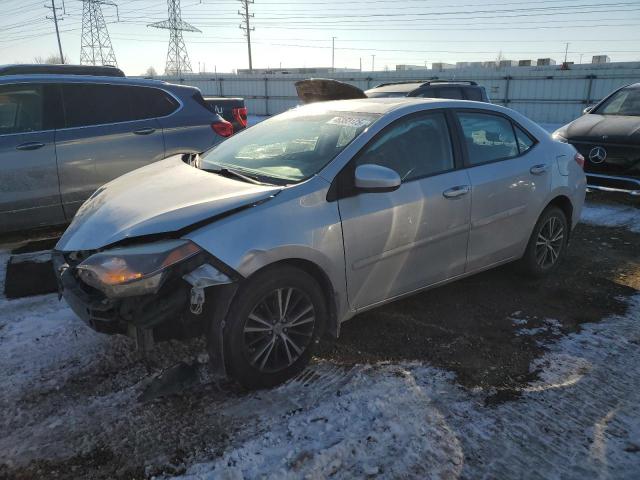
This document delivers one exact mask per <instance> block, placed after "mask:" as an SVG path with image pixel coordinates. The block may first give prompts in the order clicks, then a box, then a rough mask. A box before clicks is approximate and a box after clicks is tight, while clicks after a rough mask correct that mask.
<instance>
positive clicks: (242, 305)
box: [54, 98, 586, 388]
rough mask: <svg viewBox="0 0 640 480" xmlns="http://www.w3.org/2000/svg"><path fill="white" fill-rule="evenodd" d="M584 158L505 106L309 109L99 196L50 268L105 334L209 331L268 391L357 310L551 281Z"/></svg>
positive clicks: (398, 104)
mask: <svg viewBox="0 0 640 480" xmlns="http://www.w3.org/2000/svg"><path fill="white" fill-rule="evenodd" d="M583 162H584V159H583V158H582V157H581V156H580V155H579V154H578V153H577V152H576V150H575V149H574V148H573V147H572V146H571V145H567V144H563V143H560V142H556V141H554V140H552V139H551V137H550V136H549V134H548V133H547V132H545V131H544V130H543V129H542V128H540V127H539V126H538V125H536V124H535V123H533V122H531V121H530V120H528V119H527V118H525V117H523V116H522V115H520V114H518V113H516V112H514V111H512V110H509V109H505V108H502V107H499V106H496V105H489V104H486V103H476V102H466V101H452V100H434V99H410V98H398V99H396V98H393V99H362V100H347V101H337V102H326V103H320V104H312V105H307V106H304V107H300V108H296V109H294V110H291V111H289V112H286V113H283V114H281V115H278V116H276V117H273V118H271V119H269V120H266V121H264V122H262V123H260V124H258V125H256V126H254V127H252V128H250V129H247V130H246V131H244V132H242V133H240V134H238V135H236V136H234V137H232V138H230V139H228V140H226V141H225V142H223V143H221V144H220V145H218V146H216V147H214V148H213V149H211V150H209V151H208V152H206V153H205V154H203V155H202V156H197V155H194V156H176V157H173V158H169V159H167V160H164V161H161V162H158V163H156V164H153V165H150V166H147V167H143V168H141V169H139V170H136V171H134V172H131V173H129V174H127V175H125V176H123V177H121V178H119V179H116V180H115V181H113V182H111V183H109V184H107V185H105V186H104V187H102V188H100V189H99V190H98V191H97V192H96V193H94V195H93V196H92V197H91V198H90V199H89V200H88V201H87V202H86V203H85V204H84V205H83V206H82V207H81V209H80V210H79V212H78V214H77V216H76V217H75V219H74V221H73V223H72V224H71V226H70V227H69V229H68V230H67V232H66V233H65V234H64V236H63V237H62V239H61V240H60V242H59V243H58V245H57V247H56V252H55V256H54V258H55V265H56V269H57V271H58V273H59V277H60V287H61V290H62V293H63V295H64V297H65V298H66V300H67V301H68V303H69V304H70V305H71V306H72V308H73V309H74V311H75V312H76V313H77V314H78V316H80V317H81V318H82V319H83V320H84V321H85V322H86V323H87V324H88V325H90V326H91V327H92V328H94V329H96V330H98V331H101V332H105V333H123V334H129V335H132V336H133V337H135V338H136V340H137V342H138V345H139V346H140V347H143V348H148V347H149V346H150V345H151V344H152V343H153V341H157V340H163V339H166V338H186V337H190V336H194V335H206V336H207V338H208V345H209V347H208V350H209V356H210V358H211V362H212V365H213V367H214V369H215V371H216V372H217V373H219V374H226V375H229V376H231V377H232V378H234V379H236V380H237V381H239V382H240V383H241V384H243V385H245V386H247V387H249V388H263V387H269V386H272V385H276V384H278V383H280V382H282V381H284V380H286V379H287V378H290V377H291V376H292V375H295V374H296V373H297V372H299V371H300V370H301V369H303V368H304V366H305V365H306V364H307V362H308V361H309V359H310V357H311V354H312V352H313V348H314V346H315V345H316V344H317V342H318V341H319V339H320V338H321V336H322V334H323V332H325V331H328V332H329V333H330V334H332V335H334V336H338V335H339V333H340V325H341V324H342V322H344V321H345V320H348V319H349V318H351V317H353V316H354V315H355V314H356V313H359V312H362V311H365V310H368V309H371V308H374V307H376V306H379V305H382V304H384V303H387V302H391V301H393V300H396V299H398V298H401V297H403V296H406V295H410V294H413V293H415V292H418V291H421V290H424V289H426V288H432V287H434V286H437V285H442V284H443V283H446V282H451V281H453V280H456V279H459V278H463V277H466V276H468V275H473V274H474V273H477V272H480V271H483V270H486V269H489V268H492V267H495V266H497V265H501V264H504V263H507V262H513V261H518V262H519V264H520V266H521V268H522V269H523V270H524V271H525V272H527V273H529V274H531V275H535V276H540V275H545V274H548V273H550V272H552V271H553V270H554V269H555V268H556V267H557V265H558V262H559V261H560V260H561V258H562V256H563V254H564V252H565V250H566V248H567V242H568V241H569V238H570V235H571V231H572V229H573V228H574V227H575V225H576V223H577V222H578V219H579V218H580V211H581V208H582V205H583V202H584V196H585V184H586V182H585V175H584V173H583V170H582V166H583Z"/></svg>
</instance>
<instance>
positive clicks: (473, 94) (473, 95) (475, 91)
mask: <svg viewBox="0 0 640 480" xmlns="http://www.w3.org/2000/svg"><path fill="white" fill-rule="evenodd" d="M464 93H465V94H466V96H467V100H473V101H474V102H481V101H482V92H481V91H480V89H479V88H477V87H476V88H465V89H464Z"/></svg>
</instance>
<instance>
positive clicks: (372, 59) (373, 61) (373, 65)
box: [371, 55, 376, 72]
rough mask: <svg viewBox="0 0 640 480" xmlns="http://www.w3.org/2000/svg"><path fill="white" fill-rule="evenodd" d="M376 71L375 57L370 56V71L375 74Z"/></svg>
mask: <svg viewBox="0 0 640 480" xmlns="http://www.w3.org/2000/svg"><path fill="white" fill-rule="evenodd" d="M375 70H376V56H375V55H371V71H372V72H375Z"/></svg>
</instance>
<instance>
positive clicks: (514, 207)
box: [457, 110, 554, 271]
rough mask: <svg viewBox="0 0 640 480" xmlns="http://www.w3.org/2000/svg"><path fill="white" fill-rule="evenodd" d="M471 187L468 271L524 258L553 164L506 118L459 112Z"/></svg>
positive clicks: (543, 199)
mask: <svg viewBox="0 0 640 480" xmlns="http://www.w3.org/2000/svg"><path fill="white" fill-rule="evenodd" d="M457 117H458V119H459V122H460V123H459V124H460V128H461V133H462V138H463V143H464V145H465V148H466V164H467V166H468V172H469V177H470V179H471V185H472V188H473V194H472V208H471V233H470V237H469V253H468V259H467V271H473V270H477V269H480V268H485V267H487V266H490V265H492V264H495V263H498V262H501V261H505V260H509V259H513V258H516V257H517V256H519V255H521V254H522V251H523V248H524V245H525V244H526V242H527V240H528V238H529V235H530V233H531V230H532V228H533V225H534V224H535V221H536V217H537V215H538V214H539V212H540V211H541V209H542V207H543V205H542V204H543V202H544V201H545V199H546V197H547V194H548V192H549V189H550V186H551V184H550V181H551V176H550V172H549V169H550V168H551V166H552V160H554V159H548V158H541V157H540V155H539V149H536V148H535V144H536V142H535V139H534V138H533V137H532V136H531V135H530V134H528V133H527V132H525V131H524V130H523V129H522V128H521V127H520V126H518V125H516V124H514V123H513V122H512V121H511V120H510V119H509V118H508V117H506V116H504V115H501V114H499V113H495V112H489V111H486V110H477V111H476V110H459V111H458V112H457Z"/></svg>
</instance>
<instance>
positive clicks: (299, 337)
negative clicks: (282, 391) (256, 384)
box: [243, 287, 316, 372]
mask: <svg viewBox="0 0 640 480" xmlns="http://www.w3.org/2000/svg"><path fill="white" fill-rule="evenodd" d="M315 322H316V312H315V308H314V307H313V303H312V302H311V299H310V298H309V297H308V296H307V295H306V294H305V293H304V292H302V291H301V290H298V289H297V288H293V287H287V288H279V289H277V290H274V291H272V292H270V293H269V294H267V295H266V296H265V297H264V298H263V299H262V300H260V301H259V302H258V303H257V304H256V306H255V307H254V308H253V310H252V311H251V313H250V314H249V316H248V317H247V319H246V321H245V324H244V329H243V336H244V349H245V353H246V355H247V358H248V359H249V363H250V364H251V365H252V366H253V367H254V368H257V369H258V370H260V371H261V372H277V371H280V370H283V369H285V368H287V367H289V366H291V365H293V363H295V361H296V360H298V358H300V356H301V355H302V354H303V353H304V352H305V350H306V349H307V347H308V346H309V344H310V343H311V339H312V337H313V331H314V327H315Z"/></svg>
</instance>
